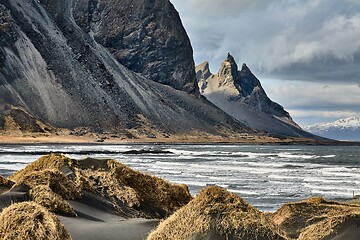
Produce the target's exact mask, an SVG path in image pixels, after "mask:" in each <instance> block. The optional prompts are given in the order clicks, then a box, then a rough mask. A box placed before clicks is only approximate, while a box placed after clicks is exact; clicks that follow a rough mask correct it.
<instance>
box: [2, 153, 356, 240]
mask: <svg viewBox="0 0 360 240" xmlns="http://www.w3.org/2000/svg"><path fill="white" fill-rule="evenodd" d="M1 209H2V212H1V213H0V239H49V238H48V236H51V239H71V237H72V236H73V239H78V240H85V239H87V240H92V239H99V238H101V239H109V240H110V239H118V240H123V239H134V240H136V239H139V240H140V239H145V238H147V240H167V239H169V240H170V239H171V240H180V239H181V240H197V239H205V240H222V239H224V240H230V239H234V240H235V239H257V240H272V239H276V240H277V239H281V240H282V239H287V240H294V239H298V240H320V239H321V240H357V239H360V227H359V226H360V206H359V205H356V204H350V203H340V202H333V201H326V200H325V199H323V198H321V197H313V198H310V199H307V200H303V201H300V202H291V203H287V204H285V205H284V206H282V207H281V208H280V209H279V210H277V211H276V212H274V213H264V212H261V211H259V210H258V209H256V208H254V207H253V206H251V205H250V204H249V203H247V202H246V201H244V200H243V199H242V198H241V197H239V196H237V195H236V194H234V193H231V192H228V191H227V190H226V189H224V188H221V187H217V186H210V187H207V188H205V189H203V190H202V191H201V192H200V193H199V194H198V195H197V196H196V197H195V198H193V197H192V196H191V195H190V193H189V191H188V188H187V186H186V185H181V184H172V183H169V182H167V181H165V180H162V179H160V178H158V177H154V176H150V175H147V174H144V173H141V172H138V171H134V170H132V169H130V168H129V167H127V166H125V165H123V164H121V163H119V162H117V161H115V160H111V159H110V160H99V159H91V158H87V159H83V160H74V159H70V158H68V157H66V156H64V155H61V154H50V155H46V156H43V157H41V158H39V159H38V160H37V161H35V162H33V163H32V164H30V165H28V166H27V167H25V168H24V169H22V170H20V171H18V172H16V173H14V174H13V175H12V176H10V177H8V178H4V177H0V210H1ZM55 214H56V215H55ZM159 220H161V222H160V224H159V225H158V221H159ZM60 222H61V223H60ZM62 224H63V225H62ZM64 226H65V227H66V228H67V229H68V231H67V230H66V229H65V228H64ZM14 232H16V233H17V236H18V238H16V236H15V235H12V234H14ZM149 232H151V233H150V234H149ZM70 235H71V236H70Z"/></svg>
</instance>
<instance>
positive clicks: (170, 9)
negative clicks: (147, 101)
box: [74, 0, 198, 94]
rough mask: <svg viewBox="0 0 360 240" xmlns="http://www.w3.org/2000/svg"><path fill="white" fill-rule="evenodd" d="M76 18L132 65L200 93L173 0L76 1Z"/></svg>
mask: <svg viewBox="0 0 360 240" xmlns="http://www.w3.org/2000/svg"><path fill="white" fill-rule="evenodd" d="M74 17H75V21H76V23H77V24H78V25H79V26H80V27H81V28H82V29H83V30H84V31H85V32H91V34H93V36H94V39H95V40H96V41H97V42H98V43H100V44H101V45H103V46H104V47H106V48H107V49H108V50H109V51H110V52H111V53H112V54H113V55H114V57H115V58H116V60H118V61H119V62H120V63H121V64H123V65H124V66H126V67H127V68H129V69H130V70H133V71H134V72H137V73H141V74H142V75H143V76H145V77H146V78H149V79H151V80H153V81H156V82H160V83H163V84H166V85H169V86H172V87H174V88H175V89H179V90H183V91H186V92H188V93H194V94H196V93H198V90H197V84H196V77H195V70H194V69H195V65H194V61H193V51H192V47H191V44H190V40H189V38H188V36H187V34H186V32H185V29H184V28H183V26H182V23H181V20H180V17H179V14H178V13H177V11H176V10H175V8H174V6H173V5H172V4H171V3H170V2H169V1H168V0H123V1H121V2H119V1H117V0H77V1H76V3H75V10H74Z"/></svg>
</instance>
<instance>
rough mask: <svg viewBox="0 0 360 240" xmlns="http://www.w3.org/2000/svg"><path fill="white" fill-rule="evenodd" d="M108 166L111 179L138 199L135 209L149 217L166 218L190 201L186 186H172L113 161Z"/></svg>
mask: <svg viewBox="0 0 360 240" xmlns="http://www.w3.org/2000/svg"><path fill="white" fill-rule="evenodd" d="M108 166H109V168H110V169H111V175H112V177H113V178H115V179H117V180H118V181H120V182H122V183H123V184H124V186H127V187H129V188H131V189H133V191H134V192H135V196H137V197H138V202H139V206H138V207H137V209H138V210H141V211H142V212H145V213H146V214H148V215H149V216H152V217H156V218H164V217H167V216H169V215H171V214H172V213H174V212H175V211H176V210H177V209H179V208H180V207H182V206H184V205H186V204H187V203H188V202H189V201H190V200H191V199H192V197H191V195H190V193H189V190H188V188H187V186H186V185H183V184H172V183H169V182H167V181H165V180H163V179H161V178H158V177H154V176H150V175H148V174H144V173H141V172H138V171H134V170H132V169H131V168H129V167H127V166H125V165H123V164H121V163H118V162H116V161H114V160H109V161H108Z"/></svg>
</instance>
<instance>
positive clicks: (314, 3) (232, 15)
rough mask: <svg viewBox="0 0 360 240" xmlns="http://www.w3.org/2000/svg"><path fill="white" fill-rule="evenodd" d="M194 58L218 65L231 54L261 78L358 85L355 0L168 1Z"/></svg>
mask: <svg viewBox="0 0 360 240" xmlns="http://www.w3.org/2000/svg"><path fill="white" fill-rule="evenodd" d="M172 2H173V3H174V5H175V6H176V7H177V8H178V10H179V11H180V14H181V16H182V17H183V22H184V24H185V27H186V29H187V30H188V33H189V36H190V39H191V40H192V44H193V48H194V54H195V61H196V62H197V63H200V62H202V61H204V60H209V61H210V64H211V66H212V68H213V69H216V68H217V67H218V66H219V64H220V63H221V61H222V60H223V59H224V57H225V56H226V53H227V52H231V53H233V55H234V56H235V57H236V58H237V60H238V61H239V62H240V63H241V62H247V63H248V65H249V66H250V67H251V68H252V69H253V70H255V71H256V72H258V73H260V74H259V75H260V77H269V78H275V77H276V78H280V79H288V80H311V81H324V80H325V81H344V82H356V83H360V80H359V79H358V76H360V68H359V67H358V66H360V57H359V56H360V38H359V36H360V14H359V12H360V4H359V1H355V0H344V1H337V0H292V1H288V0H279V1H267V0H256V1H254V0H227V1H220V0H217V1H208V0H172Z"/></svg>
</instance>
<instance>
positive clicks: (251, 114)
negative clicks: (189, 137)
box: [196, 54, 314, 137]
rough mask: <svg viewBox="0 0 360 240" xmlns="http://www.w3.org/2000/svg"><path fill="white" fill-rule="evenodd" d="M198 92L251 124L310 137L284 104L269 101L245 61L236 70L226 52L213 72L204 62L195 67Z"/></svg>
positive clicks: (290, 134) (266, 129)
mask: <svg viewBox="0 0 360 240" xmlns="http://www.w3.org/2000/svg"><path fill="white" fill-rule="evenodd" d="M196 75H197V79H198V84H199V89H200V93H201V94H202V95H204V96H205V97H206V98H207V99H208V100H209V101H211V102H212V103H214V104H215V105H216V106H218V107H219V108H221V109H222V110H224V111H225V112H227V113H228V114H230V115H231V116H233V117H234V118H236V119H237V120H239V121H240V122H242V123H244V124H246V125H247V126H249V127H251V128H255V129H257V130H260V131H265V132H269V133H272V134H280V135H285V136H292V137H314V136H312V135H311V134H309V133H307V132H305V131H303V130H302V129H301V128H300V127H299V126H298V125H297V124H296V123H295V122H294V121H293V120H292V118H291V116H290V114H289V113H288V112H287V111H285V110H284V108H283V107H282V106H281V105H279V104H277V103H275V102H273V101H271V99H270V98H269V97H268V96H267V95H266V93H265V90H264V89H263V87H262V86H261V83H260V81H259V80H258V79H257V78H256V76H255V75H254V74H253V73H252V72H251V70H250V69H249V68H248V67H247V65H246V64H243V65H242V68H241V70H240V71H239V69H238V66H237V64H236V62H235V60H234V57H233V56H231V55H230V54H228V56H227V58H226V59H225V61H224V62H223V63H222V66H221V68H220V70H219V72H218V73H217V74H215V75H214V74H211V73H210V70H209V64H208V62H205V63H203V64H200V65H199V66H197V67H196Z"/></svg>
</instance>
